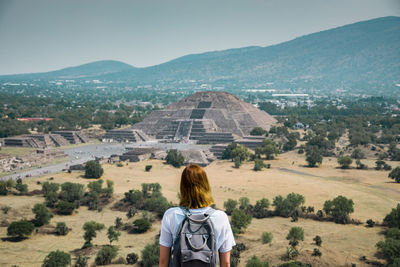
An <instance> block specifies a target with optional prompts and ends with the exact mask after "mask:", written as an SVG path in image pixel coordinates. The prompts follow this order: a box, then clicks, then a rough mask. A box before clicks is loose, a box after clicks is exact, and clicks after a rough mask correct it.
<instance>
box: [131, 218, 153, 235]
mask: <svg viewBox="0 0 400 267" xmlns="http://www.w3.org/2000/svg"><path fill="white" fill-rule="evenodd" d="M150 228H151V222H149V221H148V220H146V219H144V218H141V219H137V220H135V221H134V222H133V229H132V230H133V232H134V233H138V234H140V233H145V232H146V231H147V230H149V229H150Z"/></svg>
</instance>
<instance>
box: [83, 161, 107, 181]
mask: <svg viewBox="0 0 400 267" xmlns="http://www.w3.org/2000/svg"><path fill="white" fill-rule="evenodd" d="M103 172H104V170H103V168H102V167H101V165H100V163H98V162H96V161H94V160H90V161H88V162H86V165H85V177H86V178H100V177H101V176H102V175H103Z"/></svg>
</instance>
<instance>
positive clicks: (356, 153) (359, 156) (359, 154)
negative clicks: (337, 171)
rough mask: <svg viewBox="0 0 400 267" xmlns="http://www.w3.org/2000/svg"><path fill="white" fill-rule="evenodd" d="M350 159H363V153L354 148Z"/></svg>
mask: <svg viewBox="0 0 400 267" xmlns="http://www.w3.org/2000/svg"><path fill="white" fill-rule="evenodd" d="M351 157H352V158H353V159H363V158H365V153H364V152H363V151H362V150H361V149H359V148H356V149H354V151H353V153H351Z"/></svg>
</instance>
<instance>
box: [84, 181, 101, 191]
mask: <svg viewBox="0 0 400 267" xmlns="http://www.w3.org/2000/svg"><path fill="white" fill-rule="evenodd" d="M102 186H103V180H97V181H93V182H89V183H88V185H87V187H88V189H89V192H93V193H97V194H101V192H102V190H101V187H102Z"/></svg>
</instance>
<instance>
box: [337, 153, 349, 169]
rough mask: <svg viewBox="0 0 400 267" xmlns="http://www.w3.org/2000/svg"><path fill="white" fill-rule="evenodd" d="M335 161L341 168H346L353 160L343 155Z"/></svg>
mask: <svg viewBox="0 0 400 267" xmlns="http://www.w3.org/2000/svg"><path fill="white" fill-rule="evenodd" d="M337 162H338V163H339V164H340V166H341V168H342V169H348V168H349V167H350V165H351V163H352V162H353V160H352V159H351V158H350V157H349V156H343V157H340V158H338V160H337Z"/></svg>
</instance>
